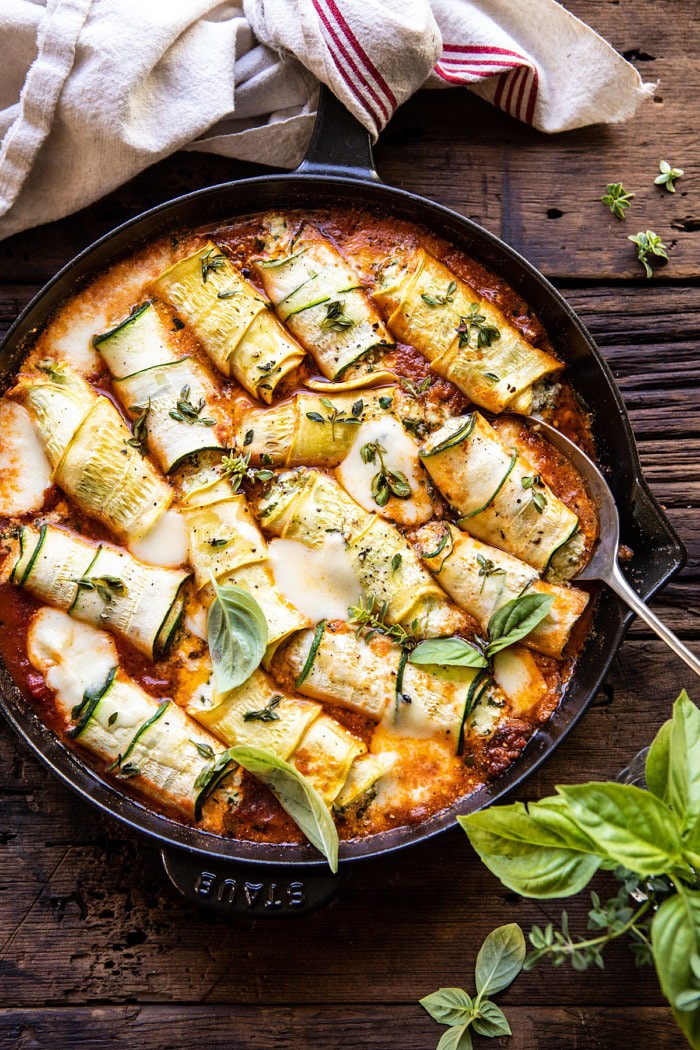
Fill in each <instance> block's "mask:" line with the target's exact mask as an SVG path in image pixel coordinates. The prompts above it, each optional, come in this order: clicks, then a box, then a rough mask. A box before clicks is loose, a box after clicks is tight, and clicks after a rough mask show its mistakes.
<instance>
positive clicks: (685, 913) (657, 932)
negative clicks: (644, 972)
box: [651, 888, 700, 1050]
mask: <svg viewBox="0 0 700 1050" xmlns="http://www.w3.org/2000/svg"><path fill="white" fill-rule="evenodd" d="M651 948H652V953H653V956H654V965H655V967H656V973H657V976H658V978H659V984H660V985H661V991H662V992H663V993H664V995H665V996H666V998H667V999H668V1001H669V1003H670V1004H671V1009H672V1010H673V1016H674V1017H675V1019H676V1022H677V1023H678V1025H679V1027H680V1028H681V1029H682V1031H683V1033H684V1035H685V1037H686V1038H687V1040H688V1042H689V1043H690V1045H691V1046H692V1047H694V1050H700V1010H698V1009H694V1008H690V1009H685V1008H684V1006H685V1004H686V1003H687V1002H688V999H689V997H687V996H686V995H685V993H686V992H690V991H696V990H697V989H698V982H697V978H696V977H695V974H694V973H693V970H692V967H691V964H690V959H691V957H692V955H693V954H694V953H700V892H698V891H691V890H686V889H684V888H682V890H681V892H680V893H678V894H676V895H674V896H673V897H669V898H668V900H665V901H664V902H663V904H662V905H661V907H660V908H659V910H658V911H657V913H656V915H655V916H654V918H653V920H652V924H651Z"/></svg>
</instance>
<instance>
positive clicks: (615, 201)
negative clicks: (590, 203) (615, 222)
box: [600, 182, 635, 219]
mask: <svg viewBox="0 0 700 1050" xmlns="http://www.w3.org/2000/svg"><path fill="white" fill-rule="evenodd" d="M634 196H635V195H634V193H628V192H627V190H626V189H625V187H624V186H623V185H622V183H621V182H609V183H608V185H607V186H606V189H605V193H604V194H603V196H602V197H601V198H600V199H601V201H602V202H603V204H607V206H608V207H609V208H610V214H611V215H614V216H615V218H616V219H624V218H625V211H626V209H627V208H629V206H630V204H631V202H632V198H633V197H634Z"/></svg>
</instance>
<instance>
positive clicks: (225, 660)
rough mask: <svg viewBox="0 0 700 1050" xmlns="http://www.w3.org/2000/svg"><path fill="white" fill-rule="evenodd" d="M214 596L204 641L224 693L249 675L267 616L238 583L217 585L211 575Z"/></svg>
mask: <svg viewBox="0 0 700 1050" xmlns="http://www.w3.org/2000/svg"><path fill="white" fill-rule="evenodd" d="M211 584H212V587H213V588H214V600H213V602H212V604H211V605H210V606H209V613H208V615H207V641H208V643H209V653H210V655H211V661H212V664H213V666H214V678H215V680H216V688H217V690H218V692H220V693H227V692H228V691H229V690H230V689H235V688H236V686H237V685H242V684H243V682H245V681H247V680H248V678H250V676H251V674H252V673H253V671H254V670H255V669H256V667H258V666H259V665H260V661H261V660H262V658H263V656H264V654H265V646H266V645H267V620H266V619H265V614H264V613H263V611H262V609H261V608H260V606H259V605H258V603H257V602H256V601H255V599H254V598H253V597H252V595H250V594H249V593H248V591H244V590H243V589H242V588H241V587H232V586H230V585H228V584H225V585H224V586H223V587H220V586H219V585H218V584H217V582H216V580H215V579H214V577H213V576H212V577H211Z"/></svg>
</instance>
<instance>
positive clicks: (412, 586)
mask: <svg viewBox="0 0 700 1050" xmlns="http://www.w3.org/2000/svg"><path fill="white" fill-rule="evenodd" d="M259 517H260V522H261V524H262V526H263V528H265V529H268V530H269V531H270V532H271V533H273V535H275V536H280V537H282V538H284V539H290V540H298V541H299V542H301V543H304V544H306V545H307V546H308V547H315V548H322V547H324V545H325V544H326V543H327V541H328V537H329V534H331V533H335V534H340V535H341V536H342V538H343V540H344V543H345V549H346V551H347V554H348V556H349V559H350V563H351V565H352V569H353V571H354V573H355V576H356V578H357V582H358V586H359V589H360V593H361V594H362V596H363V599H364V601H365V602H366V603H367V608H365V610H364V612H365V613H367V612H368V611H370V609H371V608H374V610H375V612H376V613H378V612H379V611H380V610H381V611H382V615H383V616H384V617H385V619H386V622H387V623H389V624H396V623H401V624H403V625H404V626H407V627H410V628H411V629H415V631H416V632H417V634H418V635H420V636H433V635H437V634H450V633H452V632H453V631H456V630H459V629H460V628H462V627H463V626H464V622H465V621H464V617H463V614H461V613H460V611H459V610H458V609H457V607H456V606H454V605H453V603H452V602H451V601H450V600H449V599H448V597H447V595H446V594H445V592H444V591H443V590H442V588H441V587H439V586H438V584H437V583H435V581H434V580H433V579H432V577H431V576H430V573H429V572H428V571H427V570H426V569H425V568H424V567H423V566H422V565H421V563H420V561H419V559H418V557H417V556H416V554H415V552H414V551H413V549H412V548H411V546H410V544H409V543H408V542H407V541H406V540H405V539H404V538H403V536H402V535H401V533H400V532H399V531H398V530H397V529H396V528H395V527H394V526H393V525H391V524H390V523H389V522H387V521H383V520H382V519H381V518H379V517H377V516H376V515H375V514H368V513H367V511H365V510H363V509H362V507H360V506H359V504H357V503H356V502H355V501H354V500H353V499H351V497H350V496H348V495H347V493H346V492H345V491H344V490H343V489H342V488H341V487H340V485H339V484H338V483H337V482H336V481H334V480H333V479H332V478H329V477H328V476H327V475H325V474H321V473H319V472H318V471H315V470H296V471H290V472H288V473H286V474H282V475H279V476H278V477H277V478H276V479H275V480H274V481H273V482H272V484H271V485H270V487H269V489H268V491H267V493H266V495H265V497H264V498H263V500H262V501H261V503H260V505H259Z"/></svg>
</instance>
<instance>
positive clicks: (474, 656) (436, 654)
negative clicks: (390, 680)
mask: <svg viewBox="0 0 700 1050" xmlns="http://www.w3.org/2000/svg"><path fill="white" fill-rule="evenodd" d="M408 659H409V661H410V663H412V664H439V665H440V666H441V667H486V665H487V663H488V661H487V659H486V657H485V656H484V654H483V653H481V652H479V650H478V649H477V648H476V646H475V645H471V644H470V643H469V642H465V640H464V639H463V638H428V639H427V640H426V641H425V642H421V643H420V645H417V646H416V648H415V649H414V650H413V652H412V653H411V654H410V655H409V657H408Z"/></svg>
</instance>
